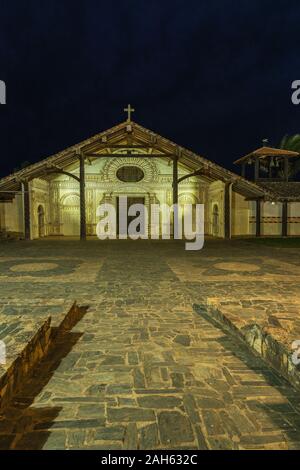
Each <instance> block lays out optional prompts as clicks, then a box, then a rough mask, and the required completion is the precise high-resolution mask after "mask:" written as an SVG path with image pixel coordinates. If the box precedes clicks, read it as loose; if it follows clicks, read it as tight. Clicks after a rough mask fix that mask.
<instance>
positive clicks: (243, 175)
mask: <svg viewBox="0 0 300 470" xmlns="http://www.w3.org/2000/svg"><path fill="white" fill-rule="evenodd" d="M242 177H243V178H246V163H245V162H244V163H242Z"/></svg>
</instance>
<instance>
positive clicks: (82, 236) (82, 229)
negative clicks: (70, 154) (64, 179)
mask: <svg viewBox="0 0 300 470" xmlns="http://www.w3.org/2000/svg"><path fill="white" fill-rule="evenodd" d="M79 161H80V240H86V216H85V169H84V155H82V154H81V155H79Z"/></svg>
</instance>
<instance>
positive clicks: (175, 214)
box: [172, 155, 178, 238]
mask: <svg viewBox="0 0 300 470" xmlns="http://www.w3.org/2000/svg"><path fill="white" fill-rule="evenodd" d="M172 189H173V206H174V205H175V204H178V156H177V155H176V156H174V159H173V184H172ZM177 227H178V211H177V210H176V211H175V210H174V212H173V236H174V238H176V235H177Z"/></svg>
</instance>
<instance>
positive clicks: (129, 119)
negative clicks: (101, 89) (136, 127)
mask: <svg viewBox="0 0 300 470" xmlns="http://www.w3.org/2000/svg"><path fill="white" fill-rule="evenodd" d="M124 111H125V113H127V121H128V122H130V121H131V113H134V111H135V109H134V108H132V107H131V105H130V104H129V105H128V106H127V108H124Z"/></svg>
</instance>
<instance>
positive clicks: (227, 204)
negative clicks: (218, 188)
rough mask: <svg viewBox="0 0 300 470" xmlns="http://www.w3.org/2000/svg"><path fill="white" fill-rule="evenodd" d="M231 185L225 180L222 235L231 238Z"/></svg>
mask: <svg viewBox="0 0 300 470" xmlns="http://www.w3.org/2000/svg"><path fill="white" fill-rule="evenodd" d="M231 186H232V183H230V182H226V183H225V188H224V237H225V238H227V239H230V238H231Z"/></svg>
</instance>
